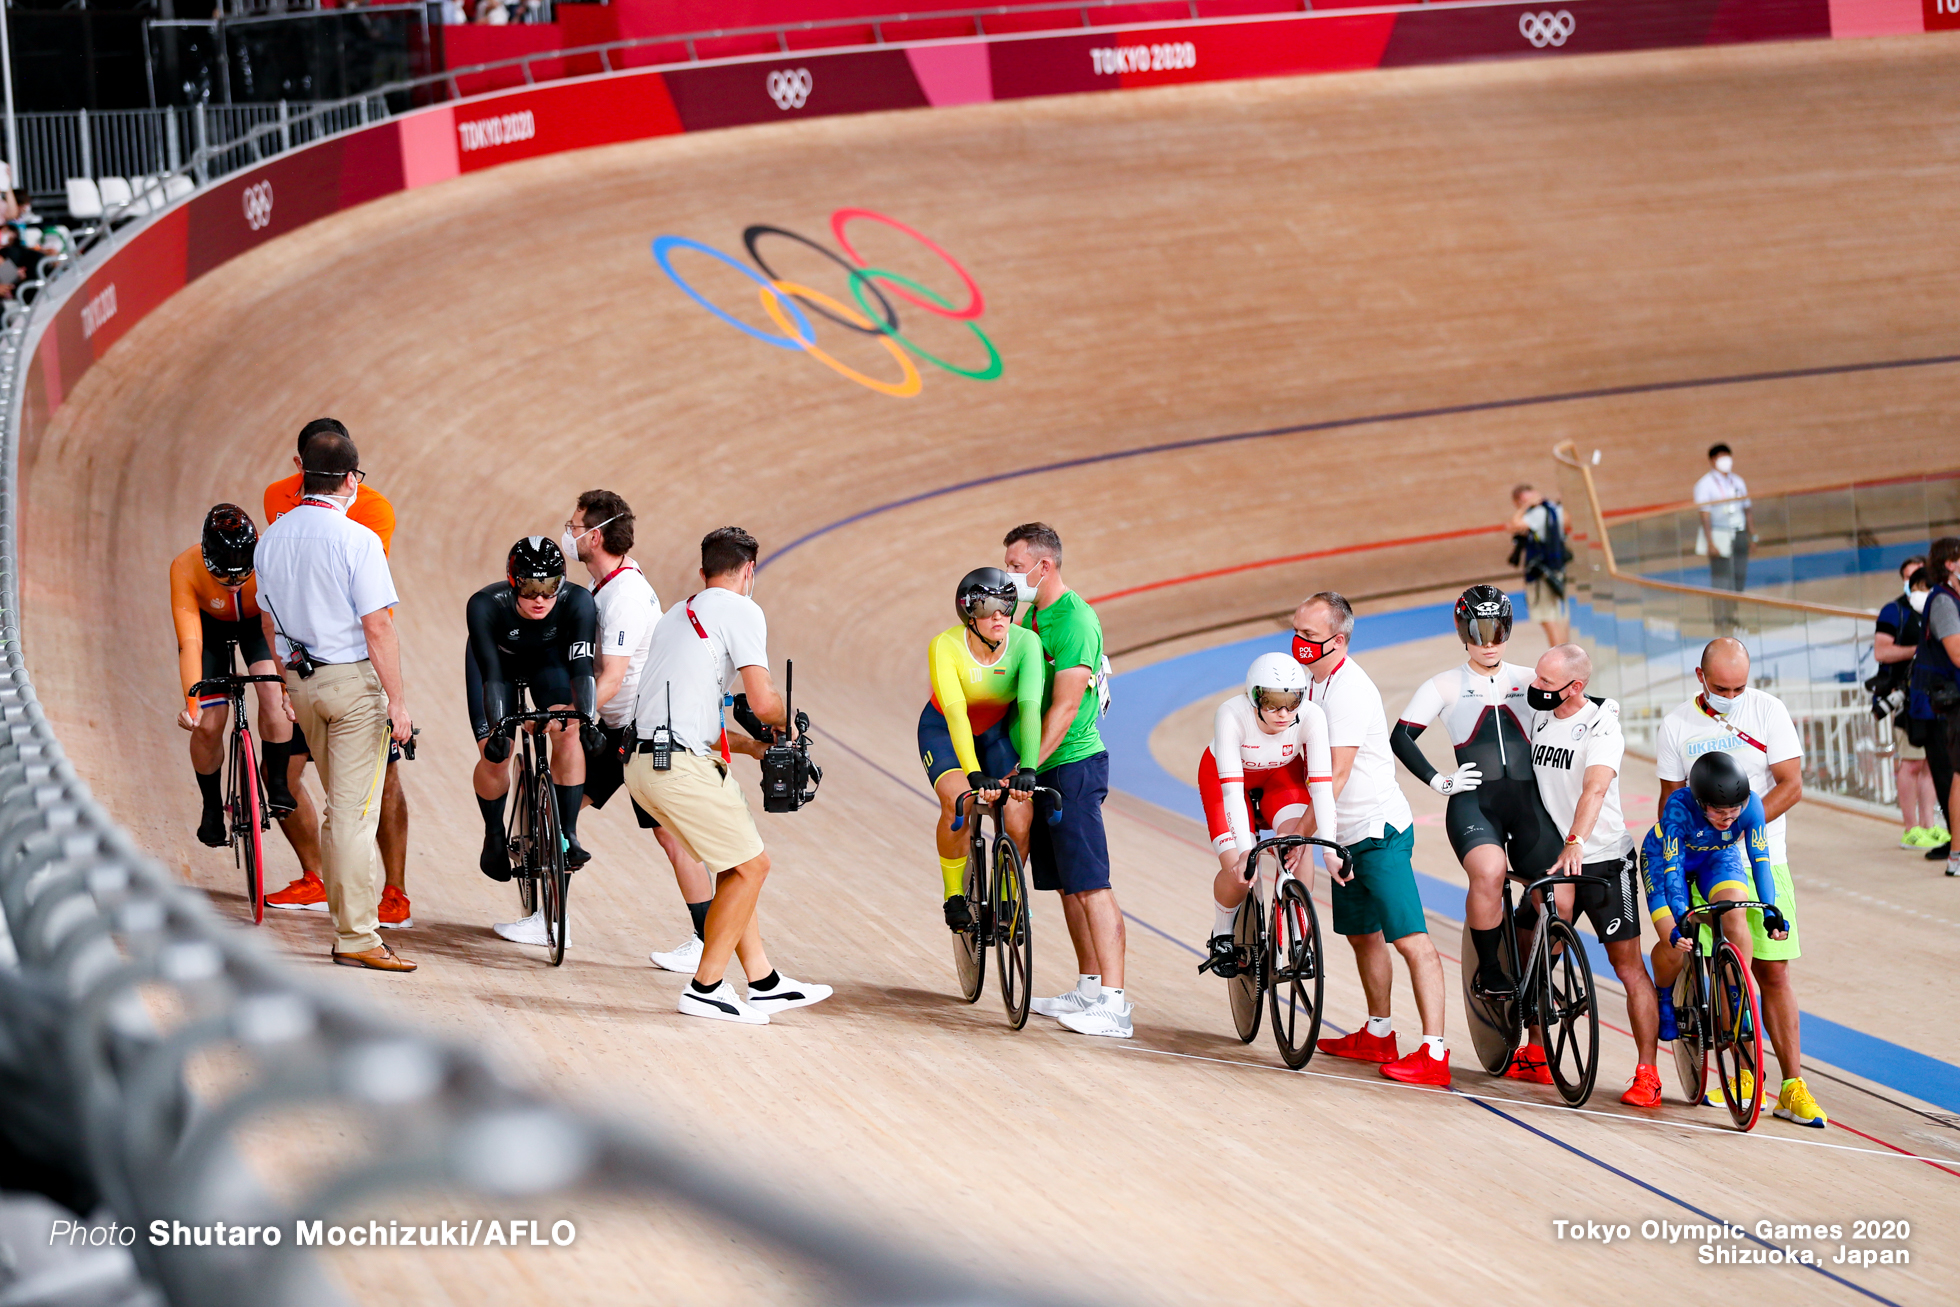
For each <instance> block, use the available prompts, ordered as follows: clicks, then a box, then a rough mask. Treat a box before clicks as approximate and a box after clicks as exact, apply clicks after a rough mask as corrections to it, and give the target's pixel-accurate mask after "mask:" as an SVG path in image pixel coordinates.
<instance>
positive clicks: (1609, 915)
mask: <svg viewBox="0 0 1960 1307" xmlns="http://www.w3.org/2000/svg"><path fill="white" fill-rule="evenodd" d="M1580 870H1581V871H1582V872H1584V873H1585V874H1586V875H1588V876H1597V877H1599V878H1600V879H1601V880H1603V881H1605V882H1606V884H1607V888H1606V889H1604V890H1602V889H1600V888H1599V887H1598V886H1597V885H1581V886H1579V887H1578V890H1577V892H1576V893H1575V894H1574V895H1573V897H1574V899H1575V900H1576V902H1575V903H1574V905H1573V906H1574V908H1575V909H1576V910H1577V911H1578V912H1583V913H1585V914H1586V916H1587V917H1589V918H1591V919H1592V927H1593V934H1595V935H1597V936H1599V942H1600V943H1602V944H1617V943H1619V942H1620V941H1621V940H1623V939H1632V940H1637V939H1639V938H1640V912H1639V909H1640V906H1641V904H1642V903H1644V902H1645V901H1646V900H1645V896H1644V894H1643V893H1642V892H1641V887H1640V851H1639V849H1638V848H1637V847H1636V848H1631V849H1628V850H1627V852H1626V856H1625V857H1621V858H1611V859H1608V860H1607V861H1604V862H1588V863H1587V864H1586V865H1585V866H1583V867H1581V868H1580ZM1534 878H1535V877H1534ZM1511 924H1512V925H1514V926H1516V927H1517V928H1518V929H1519V930H1531V929H1533V928H1534V927H1536V926H1537V925H1538V905H1537V904H1535V903H1533V902H1532V901H1531V900H1529V899H1526V900H1525V901H1524V902H1523V903H1520V904H1518V906H1517V909H1516V911H1514V912H1512V913H1511Z"/></svg>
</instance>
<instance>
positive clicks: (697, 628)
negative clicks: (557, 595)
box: [600, 568, 733, 766]
mask: <svg viewBox="0 0 1960 1307" xmlns="http://www.w3.org/2000/svg"><path fill="white" fill-rule="evenodd" d="M613 572H614V575H617V573H618V569H617V568H615V569H613ZM606 580H607V581H610V580H612V576H608V577H607V578H606ZM600 584H601V585H604V584H605V582H604V581H602V582H600ZM698 597H699V596H698V594H691V595H689V596H688V597H687V620H688V622H689V623H691V624H692V625H693V627H694V633H695V634H696V635H698V636H700V637H701V638H702V639H703V640H706V639H707V638H708V632H707V629H706V628H705V627H703V626H702V625H701V619H700V618H698V617H696V616H695V615H694V601H695V599H696V598H698ZM726 697H727V696H726V694H725V693H724V695H723V698H724V699H725V698H726ZM715 709H716V711H717V712H720V713H721V714H722V717H721V761H722V763H723V765H724V766H725V765H727V764H728V763H730V762H732V761H733V759H731V758H730V757H729V756H728V712H727V708H726V706H725V705H724V704H721V703H717V704H716V705H715Z"/></svg>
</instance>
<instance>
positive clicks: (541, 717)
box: [491, 708, 585, 735]
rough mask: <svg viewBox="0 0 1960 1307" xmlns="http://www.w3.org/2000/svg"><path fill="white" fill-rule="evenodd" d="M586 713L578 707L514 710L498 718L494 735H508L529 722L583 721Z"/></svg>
mask: <svg viewBox="0 0 1960 1307" xmlns="http://www.w3.org/2000/svg"><path fill="white" fill-rule="evenodd" d="M584 720H585V714H584V713H582V712H580V711H579V710H578V709H576V708H539V709H535V710H533V711H531V712H514V713H511V714H509V715H508V716H505V717H500V718H498V719H497V727H496V729H495V730H494V731H493V732H491V733H492V734H493V735H507V734H509V733H510V732H511V731H513V730H515V729H516V728H517V727H519V726H523V725H525V724H526V723H528V722H539V723H543V722H583V721H584Z"/></svg>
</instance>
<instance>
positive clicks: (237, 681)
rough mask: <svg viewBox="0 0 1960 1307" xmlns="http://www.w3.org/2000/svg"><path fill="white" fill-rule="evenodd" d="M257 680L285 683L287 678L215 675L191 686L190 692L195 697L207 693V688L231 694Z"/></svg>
mask: <svg viewBox="0 0 1960 1307" xmlns="http://www.w3.org/2000/svg"><path fill="white" fill-rule="evenodd" d="M257 681H277V682H279V684H281V685H284V684H285V683H286V678H285V677H283V676H232V675H229V674H227V675H224V676H213V677H211V678H209V679H208V680H203V681H199V682H198V683H197V684H196V685H193V686H192V687H191V688H190V694H191V695H192V696H193V697H195V696H197V695H200V694H203V693H205V692H206V691H207V690H217V691H221V692H223V693H225V694H230V693H231V692H232V691H233V690H238V689H243V688H244V687H245V686H248V685H251V684H253V683H254V682H257Z"/></svg>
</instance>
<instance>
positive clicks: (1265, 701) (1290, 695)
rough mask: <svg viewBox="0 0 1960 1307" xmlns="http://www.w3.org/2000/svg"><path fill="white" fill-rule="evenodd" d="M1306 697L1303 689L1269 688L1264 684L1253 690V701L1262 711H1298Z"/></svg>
mask: <svg viewBox="0 0 1960 1307" xmlns="http://www.w3.org/2000/svg"><path fill="white" fill-rule="evenodd" d="M1305 697H1306V695H1305V692H1304V691H1301V690H1269V689H1267V688H1266V687H1265V686H1263V685H1262V686H1260V687H1259V688H1258V689H1256V690H1254V691H1253V692H1252V702H1253V703H1254V704H1255V705H1257V706H1258V708H1259V711H1261V712H1298V711H1300V700H1301V699H1303V698H1305Z"/></svg>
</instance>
